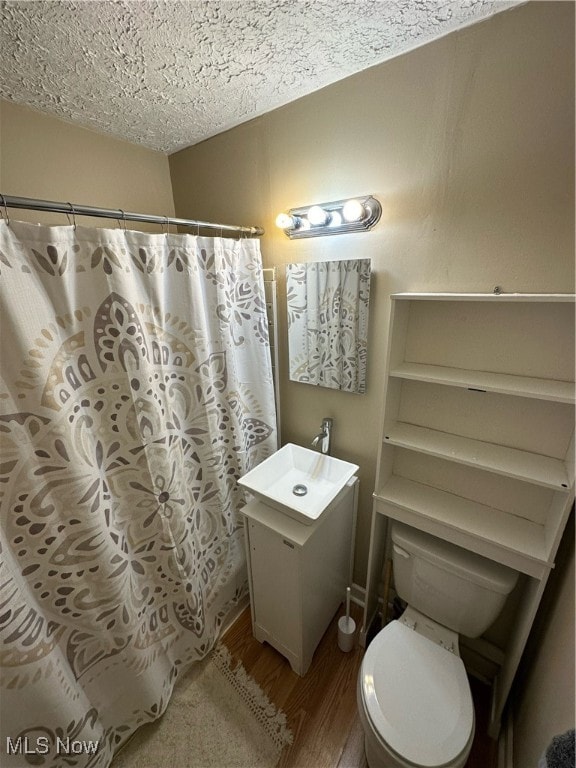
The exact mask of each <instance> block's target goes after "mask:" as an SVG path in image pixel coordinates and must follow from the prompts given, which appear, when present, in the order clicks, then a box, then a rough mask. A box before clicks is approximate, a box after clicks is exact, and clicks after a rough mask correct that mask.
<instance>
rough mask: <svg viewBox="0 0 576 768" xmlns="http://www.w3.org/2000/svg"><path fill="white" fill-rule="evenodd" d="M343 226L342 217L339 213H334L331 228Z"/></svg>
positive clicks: (331, 215) (332, 213) (331, 218)
mask: <svg viewBox="0 0 576 768" xmlns="http://www.w3.org/2000/svg"><path fill="white" fill-rule="evenodd" d="M341 224H342V216H340V213H339V212H338V211H332V212H331V214H330V226H331V227H339V226H340V225H341Z"/></svg>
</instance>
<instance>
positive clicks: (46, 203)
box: [0, 194, 264, 237]
mask: <svg viewBox="0 0 576 768" xmlns="http://www.w3.org/2000/svg"><path fill="white" fill-rule="evenodd" d="M0 201H1V202H0V204H1V205H2V206H3V207H4V209H6V208H27V209H29V210H31V211H53V212H55V213H67V214H72V216H74V215H76V214H77V215H78V216H97V217H99V218H103V219H119V220H121V221H145V222H149V223H152V224H165V225H166V226H168V225H170V224H173V225H174V226H181V227H203V228H204V229H206V228H208V229H218V230H222V231H224V230H225V231H226V232H237V233H238V234H246V235H252V236H253V237H260V236H261V235H263V234H264V230H263V229H262V227H240V226H236V225H233V224H214V223H212V222H210V221H194V220H193V219H176V218H172V217H171V216H155V215H153V214H144V213H130V212H129V211H123V210H122V209H121V208H116V209H114V208H96V207H94V206H91V205H76V203H56V202H54V201H52V200H35V199H34V198H31V197H13V196H11V195H3V194H0ZM6 213H7V212H6Z"/></svg>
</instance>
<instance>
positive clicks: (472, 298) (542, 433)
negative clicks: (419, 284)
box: [361, 293, 575, 735]
mask: <svg viewBox="0 0 576 768" xmlns="http://www.w3.org/2000/svg"><path fill="white" fill-rule="evenodd" d="M391 305H392V306H391V316H390V329H389V344H388V360H387V370H386V377H385V383H384V411H383V419H382V434H381V441H380V446H379V457H378V468H377V477H376V488H375V491H374V507H373V515H372V529H371V539H370V549H369V562H368V574H367V587H366V605H365V614H364V621H363V627H362V631H361V639H364V638H365V635H366V632H367V631H368V628H369V626H370V624H371V621H372V619H373V617H374V615H375V613H376V610H377V598H378V584H379V581H380V578H381V573H382V566H383V561H384V558H385V556H386V535H387V520H389V519H393V520H399V521H401V522H403V523H405V524H407V525H411V526H413V527H415V528H418V529H420V530H423V531H425V532H427V533H429V534H431V535H433V536H437V537H439V538H441V539H444V540H446V541H450V542H452V543H453V544H457V545H459V546H461V547H464V548H466V549H469V550H472V551H474V552H477V553H478V554H481V555H483V556H485V557H487V558H490V559H492V560H495V561H497V562H499V563H502V564H504V565H507V566H509V567H511V568H514V569H515V570H517V571H519V572H520V573H521V574H523V576H522V579H521V582H520V592H521V593H520V594H516V596H515V599H516V603H517V605H516V607H515V608H514V609H513V610H514V611H515V613H514V621H513V627H512V629H511V630H510V631H508V632H507V636H506V638H505V641H504V642H503V643H502V647H499V648H496V649H494V654H493V656H494V659H496V660H497V664H498V667H499V671H498V673H497V675H496V678H495V681H494V688H493V690H494V697H493V707H492V715H491V727H490V730H491V732H492V734H493V735H495V734H496V732H497V731H498V728H499V722H500V717H501V714H502V709H503V707H504V704H505V702H506V698H507V696H508V693H509V690H510V686H511V684H512V681H513V678H514V675H515V672H516V669H517V666H518V663H519V661H520V657H521V655H522V652H523V649H524V646H525V643H526V640H527V637H528V634H529V632H530V629H531V626H532V622H533V620H534V616H535V614H536V610H537V608H538V604H539V602H540V599H541V597H542V593H543V591H544V587H545V585H546V581H547V579H548V575H549V573H550V569H551V568H553V567H554V559H555V557H556V551H557V548H558V545H559V542H560V539H561V537H562V534H563V531H564V527H565V525H566V522H567V519H568V515H569V513H570V509H571V507H572V504H573V502H574V400H575V398H574V296H573V295H571V294H496V295H494V294H441V293H437V294H424V293H422V294H414V293H411V294H396V295H393V296H392V297H391ZM485 647H486V648H487V647H488V646H487V645H485Z"/></svg>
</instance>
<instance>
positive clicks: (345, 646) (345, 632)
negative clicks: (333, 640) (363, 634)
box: [338, 587, 356, 652]
mask: <svg viewBox="0 0 576 768" xmlns="http://www.w3.org/2000/svg"><path fill="white" fill-rule="evenodd" d="M355 633H356V622H355V621H354V619H351V618H350V587H346V615H345V616H341V617H340V618H339V619H338V647H339V648H340V650H341V651H345V652H348V651H351V650H352V648H354V635H355Z"/></svg>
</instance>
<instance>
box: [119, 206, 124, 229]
mask: <svg viewBox="0 0 576 768" xmlns="http://www.w3.org/2000/svg"><path fill="white" fill-rule="evenodd" d="M118 210H119V211H120V213H121V214H122V219H120V217H118V223H119V224H121V225H122V229H123V230H124V232H126V214H125V213H124V211H123V210H122V208H118Z"/></svg>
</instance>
